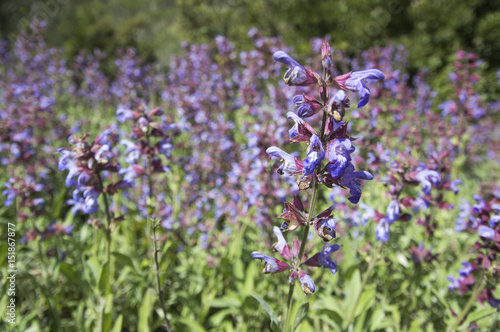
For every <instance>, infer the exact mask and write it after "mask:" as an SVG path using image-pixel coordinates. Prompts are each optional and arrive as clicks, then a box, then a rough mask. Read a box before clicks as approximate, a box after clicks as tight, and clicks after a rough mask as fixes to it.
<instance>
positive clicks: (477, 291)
mask: <svg viewBox="0 0 500 332" xmlns="http://www.w3.org/2000/svg"><path fill="white" fill-rule="evenodd" d="M486 284H487V281H486V278H484V277H483V278H482V281H481V283H480V284H479V286H477V288H476V289H475V290H474V292H473V293H472V296H471V298H470V299H469V302H467V304H466V305H465V308H464V309H463V310H462V312H461V313H460V316H458V318H457V319H456V320H455V323H453V325H452V326H451V327H450V328H449V329H448V331H449V332H453V331H456V329H457V327H458V326H459V325H460V324H461V323H462V320H464V318H465V317H466V316H467V314H468V313H469V310H470V308H471V307H472V304H474V302H476V300H477V298H478V296H479V294H481V292H482V291H483V289H484V287H486Z"/></svg>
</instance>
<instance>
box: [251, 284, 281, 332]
mask: <svg viewBox="0 0 500 332" xmlns="http://www.w3.org/2000/svg"><path fill="white" fill-rule="evenodd" d="M252 296H253V297H254V298H255V299H256V300H257V301H259V303H260V306H261V307H262V309H264V311H265V312H267V314H268V315H269V318H270V319H271V322H272V323H274V324H275V325H276V326H277V327H278V329H280V330H281V324H280V323H279V321H278V316H276V314H275V313H274V311H273V309H272V308H271V307H270V306H269V304H267V302H266V300H264V299H263V298H262V297H260V296H259V294H257V293H255V292H254V293H252Z"/></svg>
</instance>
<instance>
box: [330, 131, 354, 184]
mask: <svg viewBox="0 0 500 332" xmlns="http://www.w3.org/2000/svg"><path fill="white" fill-rule="evenodd" d="M354 150H355V148H354V146H353V145H352V144H351V141H350V140H349V139H348V138H341V139H335V140H333V141H331V142H330V143H328V145H327V147H326V151H327V154H328V161H329V162H330V163H329V164H328V165H327V166H326V170H327V171H328V172H329V173H330V175H331V176H332V177H333V178H338V177H340V176H342V175H344V173H345V171H346V169H347V167H348V165H349V163H350V161H351V156H350V154H351V153H353V152H354Z"/></svg>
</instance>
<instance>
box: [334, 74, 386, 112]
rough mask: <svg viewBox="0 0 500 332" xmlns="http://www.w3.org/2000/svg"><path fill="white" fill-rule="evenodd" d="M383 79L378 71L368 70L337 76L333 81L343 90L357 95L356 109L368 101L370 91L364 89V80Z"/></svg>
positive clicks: (382, 75)
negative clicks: (358, 97)
mask: <svg viewBox="0 0 500 332" xmlns="http://www.w3.org/2000/svg"><path fill="white" fill-rule="evenodd" d="M384 78H385V76H384V73H382V72H381V71H380V70H378V69H368V70H362V71H355V72H352V73H348V74H344V75H341V76H337V77H335V79H334V81H335V83H337V85H338V86H339V87H340V88H341V89H343V90H348V91H353V92H357V93H359V96H360V99H359V103H358V108H361V107H363V106H365V105H366V104H367V103H368V100H369V99H370V90H369V89H368V88H367V87H366V84H365V81H364V80H366V79H368V80H383V79H384Z"/></svg>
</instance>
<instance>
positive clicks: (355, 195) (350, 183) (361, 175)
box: [340, 164, 373, 204]
mask: <svg viewBox="0 0 500 332" xmlns="http://www.w3.org/2000/svg"><path fill="white" fill-rule="evenodd" d="M358 179H362V180H371V179H373V175H371V174H370V173H369V172H367V171H357V172H355V171H354V166H353V165H352V164H349V165H348V166H347V169H346V171H345V173H344V175H343V176H342V178H341V181H340V184H341V185H343V186H344V187H347V188H349V189H350V191H349V193H350V194H351V195H352V196H351V197H349V198H348V199H349V201H350V202H351V203H353V204H357V203H358V202H359V199H360V197H361V185H360V183H359V180H358Z"/></svg>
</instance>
